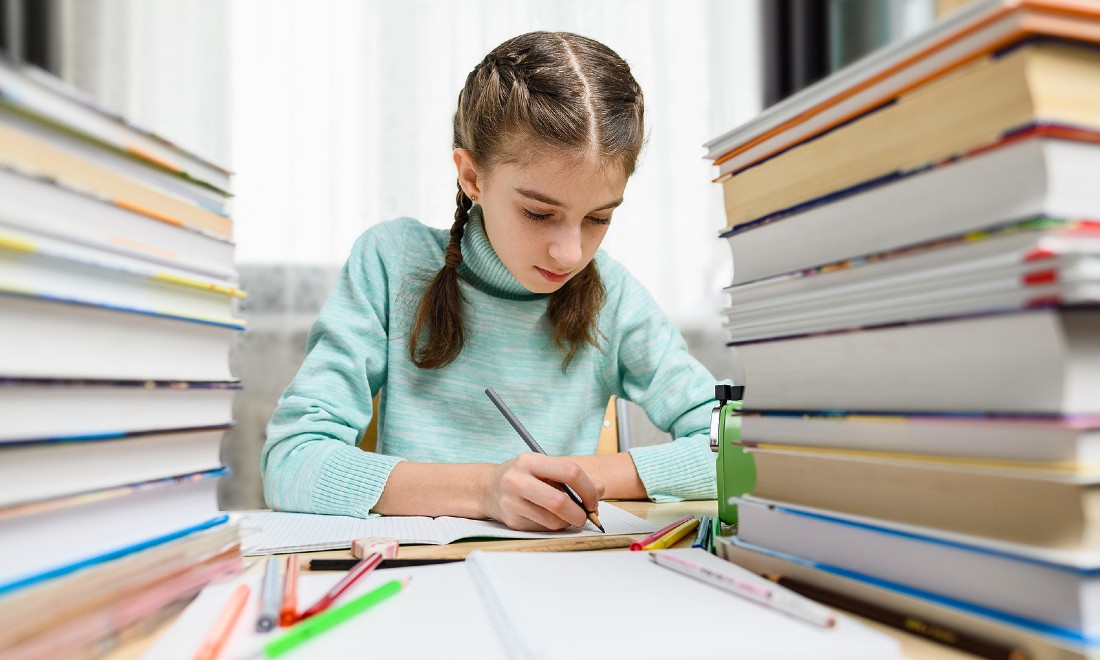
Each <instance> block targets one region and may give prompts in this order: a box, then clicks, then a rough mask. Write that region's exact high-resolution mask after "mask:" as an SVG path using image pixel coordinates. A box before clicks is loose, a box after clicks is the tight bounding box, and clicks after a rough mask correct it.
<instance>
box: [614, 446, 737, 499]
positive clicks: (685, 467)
mask: <svg viewBox="0 0 1100 660" xmlns="http://www.w3.org/2000/svg"><path fill="white" fill-rule="evenodd" d="M629 451H630V457H631V458H633V459H634V466H635V467H636V468H637V469H638V476H639V477H640V478H641V480H642V485H644V486H645V490H646V494H647V495H648V496H649V499H651V500H653V501H654V502H679V501H681V500H713V499H714V498H716V497H718V494H717V487H716V485H715V472H714V470H715V464H714V461H715V454H714V452H712V451H711V450H710V442H709V440H708V439H707V438H706V437H705V436H695V437H691V438H680V439H678V440H674V441H673V442H666V443H663V444H659V445H652V446H649V447H635V448H633V449H631V450H629Z"/></svg>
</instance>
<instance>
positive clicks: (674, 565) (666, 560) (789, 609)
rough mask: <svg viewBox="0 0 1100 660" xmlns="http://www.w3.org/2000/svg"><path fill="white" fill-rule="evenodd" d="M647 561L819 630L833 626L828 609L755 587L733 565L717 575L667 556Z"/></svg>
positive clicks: (751, 577)
mask: <svg viewBox="0 0 1100 660" xmlns="http://www.w3.org/2000/svg"><path fill="white" fill-rule="evenodd" d="M649 558H650V559H652V560H653V561H654V562H655V563H656V564H657V565H658V566H664V567H665V568H669V569H672V570H674V571H676V572H677V573H683V574H684V575H688V576H690V577H693V578H695V579H696V580H701V581H703V582H706V583H707V584H710V585H713V586H715V587H718V588H719V589H724V590H725V591H728V592H730V593H732V594H737V595H738V596H741V597H743V598H747V599H749V600H751V601H755V602H757V603H760V604H761V605H766V606H768V607H770V608H772V609H774V610H778V611H780V612H783V613H784V614H789V615H791V616H793V617H796V618H798V619H801V620H803V621H806V622H808V623H812V624H815V625H818V626H821V627H823V628H831V627H832V626H834V625H836V616H835V615H834V614H833V612H832V610H830V609H829V608H827V607H825V606H823V605H820V604H818V603H815V602H814V601H812V600H810V599H809V598H806V597H805V596H800V595H798V594H796V593H794V592H793V591H788V590H787V589H775V588H772V587H769V586H766V585H764V584H759V583H758V582H756V580H760V579H761V578H759V577H758V576H756V575H754V574H753V573H751V572H750V571H748V570H746V569H744V568H741V567H740V566H737V565H736V564H733V563H730V565H729V567H725V568H723V570H721V571H718V570H713V569H710V568H707V567H706V566H700V565H699V564H696V563H695V562H693V561H689V560H687V559H684V558H682V557H678V556H674V555H671V554H663V553H660V552H654V553H651V554H650V555H649ZM739 573H743V574H744V576H745V577H738V574H739ZM777 586H778V585H777Z"/></svg>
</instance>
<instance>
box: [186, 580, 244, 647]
mask: <svg viewBox="0 0 1100 660" xmlns="http://www.w3.org/2000/svg"><path fill="white" fill-rule="evenodd" d="M251 593H252V589H251V588H250V587H249V586H248V585H247V584H242V585H240V586H238V587H237V590H236V591H234V592H233V595H232V596H230V597H229V600H228V601H227V602H226V604H225V607H224V608H223V609H222V611H221V613H220V614H218V618H217V619H215V620H214V625H213V626H211V627H210V632H208V633H206V639H204V640H202V645H201V646H199V649H198V650H197V651H195V655H194V656H193V660H214V658H216V657H218V653H220V652H221V650H222V647H223V646H225V642H226V640H228V639H229V633H231V632H232V631H233V626H235V625H236V624H237V619H239V618H240V617H241V612H243V611H244V605H245V603H247V602H248V596H249V595H250V594H251Z"/></svg>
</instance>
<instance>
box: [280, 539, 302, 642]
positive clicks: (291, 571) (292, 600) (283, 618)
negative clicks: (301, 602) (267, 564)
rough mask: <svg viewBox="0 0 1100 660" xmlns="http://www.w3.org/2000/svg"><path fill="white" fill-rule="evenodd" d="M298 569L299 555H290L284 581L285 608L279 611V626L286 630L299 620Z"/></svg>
mask: <svg viewBox="0 0 1100 660" xmlns="http://www.w3.org/2000/svg"><path fill="white" fill-rule="evenodd" d="M298 567H299V564H298V555H290V557H289V558H288V559H287V560H286V578H285V579H284V581H283V607H282V609H281V610H280V611H279V625H280V626H283V627H284V628H285V627H286V626H292V625H294V622H295V621H297V620H298Z"/></svg>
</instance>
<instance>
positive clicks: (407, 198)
mask: <svg viewBox="0 0 1100 660" xmlns="http://www.w3.org/2000/svg"><path fill="white" fill-rule="evenodd" d="M155 6H160V4H159V3H158V4H156V5H155ZM230 6H231V12H232V14H231V23H230V29H229V35H230V39H231V43H230V45H229V48H230V51H231V55H232V57H231V71H232V76H231V81H232V83H231V98H232V108H233V113H232V123H231V131H230V144H231V150H232V153H233V167H234V169H235V170H236V171H237V173H238V175H237V177H236V179H235V182H236V183H235V186H236V192H237V195H238V198H237V203H236V205H235V213H236V220H237V238H238V255H239V259H240V261H241V262H243V263H248V262H267V263H272V262H275V263H311V264H316V263H321V264H325V263H328V264H333V265H338V264H340V263H342V262H343V260H344V259H345V258H346V256H347V253H348V250H349V248H350V246H351V243H352V241H353V240H354V239H355V237H356V236H358V235H359V233H360V232H362V231H363V230H364V229H365V228H367V227H368V226H370V225H372V224H374V223H376V222H380V221H384V220H387V219H391V218H394V217H398V216H402V215H407V216H412V217H415V218H418V219H420V220H422V221H423V222H425V223H426V224H429V225H433V226H438V227H447V226H449V225H450V222H451V219H452V218H453V215H454V179H455V173H454V166H453V164H452V162H451V146H450V145H451V117H452V114H453V112H454V107H455V103H456V101H457V97H458V91H459V89H460V88H461V87H462V85H463V83H464V81H465V78H466V75H467V73H469V71H470V69H472V68H473V66H474V65H475V64H476V63H477V62H478V61H480V60H481V58H482V57H483V56H484V54H485V53H487V52H488V51H489V50H491V49H492V48H493V47H494V46H496V45H497V44H499V43H500V42H502V41H504V40H505V39H507V38H509V37H511V36H514V35H516V34H520V33H523V32H527V31H531V30H566V31H572V32H577V33H580V34H583V35H586V36H590V37H593V38H595V39H598V40H600V41H602V42H604V43H605V44H607V45H608V46H610V47H611V48H612V49H614V50H616V51H617V52H618V53H619V54H620V55H621V56H622V57H623V58H624V59H626V60H627V62H629V63H630V65H631V67H632V69H633V71H634V74H635V76H636V77H637V79H638V81H639V83H640V84H641V86H642V89H643V91H644V93H645V97H646V109H647V120H648V131H649V142H648V146H647V148H646V150H645V151H644V152H643V156H642V160H641V163H640V167H639V169H638V172H637V174H636V175H635V176H634V178H633V179H632V181H631V183H630V185H629V187H628V188H627V194H626V203H625V204H624V205H623V206H622V208H621V209H619V211H618V212H617V213H616V216H615V222H614V223H613V225H612V229H611V232H610V233H609V234H608V238H607V239H606V241H605V243H604V247H605V249H606V250H607V251H608V252H609V253H611V255H612V256H614V257H615V258H617V259H619V260H620V261H622V262H624V263H625V264H626V265H627V266H628V267H629V268H630V269H631V270H632V272H633V273H634V274H635V275H636V276H637V277H638V278H639V279H641V280H642V282H643V283H644V284H645V285H646V286H647V288H648V289H649V290H650V292H651V293H652V294H653V295H654V297H655V298H656V299H657V302H658V303H659V304H660V305H661V306H662V307H663V308H664V309H665V311H666V312H667V313H668V314H669V315H670V316H671V317H672V318H673V319H674V320H675V321H676V322H678V323H679V324H680V325H681V326H684V327H693V326H698V327H709V328H717V327H718V310H719V308H720V306H721V302H722V299H721V294H720V290H721V287H722V286H724V285H725V284H728V282H729V278H730V275H731V273H732V269H731V266H730V257H729V253H728V250H727V248H726V247H725V245H724V243H723V242H722V241H719V240H718V238H717V235H718V231H719V230H720V229H721V228H722V227H723V226H724V224H725V223H724V221H723V211H722V204H721V193H720V190H719V186H718V185H716V184H712V183H711V182H710V179H711V178H712V171H711V168H710V166H709V165H708V163H707V162H705V161H704V160H702V158H701V156H702V153H703V150H702V148H701V146H700V145H702V143H703V142H705V141H706V140H708V139H710V138H712V137H715V136H716V135H718V134H719V133H721V132H723V131H725V130H728V129H729V128H732V127H733V126H734V125H736V124H738V123H741V122H743V121H745V120H747V119H749V118H750V117H752V116H753V115H754V114H755V113H756V112H758V111H759V109H760V92H759V89H760V84H759V70H760V68H761V67H760V62H759V55H758V50H759V43H758V41H759V29H758V24H757V12H758V7H757V3H756V2H755V1H750V0H724V1H723V0H687V1H683V0H681V1H677V2H671V1H668V2H662V1H659V0H651V1H648V2H642V1H639V0H604V1H599V2H594V1H584V0H565V1H555V2H546V1H545V0H542V1H522V2H521V1H515V0H463V1H461V2H453V1H450V0H416V1H411V0H403V1H393V2H382V1H374V2H368V1H350V0H348V1H337V0H315V1H312V2H304V1H297V0H238V1H236V2H234V3H232V4H231V5H230Z"/></svg>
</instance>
